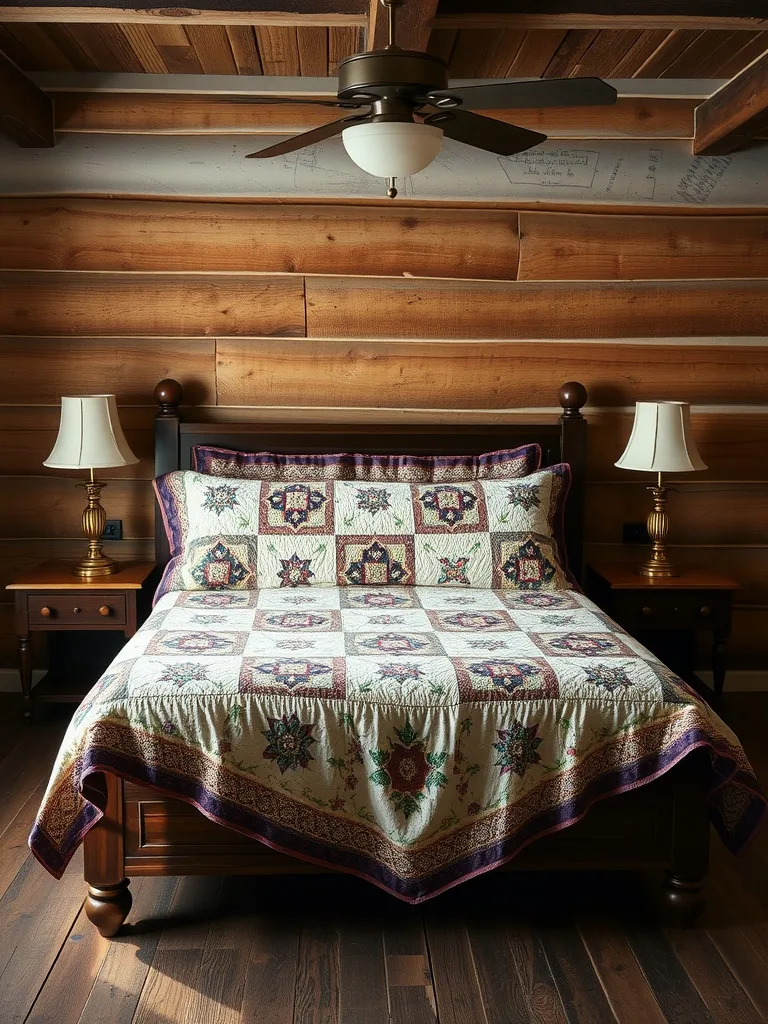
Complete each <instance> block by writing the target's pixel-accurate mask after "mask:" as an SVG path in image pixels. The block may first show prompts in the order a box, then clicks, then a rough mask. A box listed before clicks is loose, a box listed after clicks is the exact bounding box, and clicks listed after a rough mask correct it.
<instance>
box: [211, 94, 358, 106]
mask: <svg viewBox="0 0 768 1024" xmlns="http://www.w3.org/2000/svg"><path fill="white" fill-rule="evenodd" d="M216 98H217V99H218V100H220V101H221V102H222V103H256V104H257V103H269V104H273V103H274V104H277V103H293V104H294V105H295V104H299V105H300V106H305V105H308V106H313V107H342V108H345V107H348V108H349V109H354V108H356V107H363V106H368V103H364V102H360V103H354V102H352V101H349V100H314V99H310V98H309V97H307V98H304V97H303V96H244V95H242V94H241V95H239V96H228V95H226V94H225V93H222V94H221V95H219V96H217V97H216Z"/></svg>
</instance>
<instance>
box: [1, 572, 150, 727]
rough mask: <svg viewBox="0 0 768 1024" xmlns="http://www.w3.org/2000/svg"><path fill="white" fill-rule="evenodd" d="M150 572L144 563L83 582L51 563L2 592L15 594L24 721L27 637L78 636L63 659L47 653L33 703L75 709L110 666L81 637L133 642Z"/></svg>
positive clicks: (27, 712)
mask: <svg viewBox="0 0 768 1024" xmlns="http://www.w3.org/2000/svg"><path fill="white" fill-rule="evenodd" d="M153 570H154V566H153V565H152V564H151V563H150V562H134V563H125V564H122V565H121V566H120V568H119V571H118V572H115V573H113V574H112V575H111V576H102V577H100V578H99V579H96V580H88V581H86V580H83V579H81V578H80V577H78V576H74V575H73V574H72V563H71V562H62V561H55V562H45V563H43V564H42V565H38V566H36V567H35V568H34V569H31V570H30V571H28V572H25V573H24V574H23V575H21V576H19V577H18V579H16V580H14V582H13V583H9V584H8V587H7V588H6V589H7V590H14V591H15V592H16V636H17V639H18V644H19V673H20V675H21V690H22V693H23V696H24V710H23V714H24V717H25V718H27V719H29V718H31V717H32V710H33V706H32V648H31V644H30V634H31V633H43V632H44V633H48V634H73V633H79V632H83V633H84V635H83V637H82V638H77V637H74V638H73V637H70V640H80V639H82V641H83V642H82V643H70V644H69V645H68V646H69V649H70V650H69V656H64V655H63V654H62V653H61V652H60V651H57V652H55V653H54V651H53V650H51V651H50V663H51V664H50V667H49V670H48V672H47V673H46V675H45V676H44V677H43V679H41V680H40V682H39V683H38V685H37V686H36V687H35V701H37V700H41V701H53V702H57V701H60V702H66V703H69V702H74V703H79V702H80V701H81V700H82V699H83V697H84V696H85V695H86V693H87V692H88V690H90V688H91V686H92V685H93V684H94V683H95V682H96V679H97V678H98V676H99V675H101V672H102V671H103V670H104V669H105V668H106V666H107V663H108V661H109V660H110V655H109V654H108V655H105V656H102V657H101V659H99V657H98V652H96V650H95V648H96V647H97V646H98V645H97V644H94V643H93V642H92V641H93V640H94V639H96V638H93V637H90V638H89V637H88V636H86V635H85V631H90V632H98V633H105V632H110V633H115V632H119V633H122V634H123V635H124V636H125V637H130V636H133V634H134V633H135V632H136V630H137V628H138V626H139V625H140V624H141V622H142V621H143V618H144V617H145V615H146V612H147V609H148V606H149V603H150V594H149V589H148V586H147V584H148V580H149V577H150V575H151V574H152V572H153ZM62 639H63V638H62ZM62 646H63V645H62ZM111 653H112V652H110V654H111Z"/></svg>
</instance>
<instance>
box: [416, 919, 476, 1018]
mask: <svg viewBox="0 0 768 1024" xmlns="http://www.w3.org/2000/svg"><path fill="white" fill-rule="evenodd" d="M427 946H428V948H429V959H430V963H431V964H432V976H433V979H434V986H435V997H436V999H437V1017H438V1020H439V1021H440V1024H466V1022H467V1021H470V1020H471V1021H473V1024H488V1018H487V1016H486V1013H485V1007H484V1005H483V999H482V997H481V995H480V985H479V981H478V977H477V973H476V971H475V965H474V961H473V959H472V951H471V949H470V945H469V939H468V937H467V932H466V929H465V928H464V927H463V926H462V925H459V926H458V927H457V926H456V922H454V921H453V920H451V919H444V918H442V917H437V916H433V915H432V914H428V916H427Z"/></svg>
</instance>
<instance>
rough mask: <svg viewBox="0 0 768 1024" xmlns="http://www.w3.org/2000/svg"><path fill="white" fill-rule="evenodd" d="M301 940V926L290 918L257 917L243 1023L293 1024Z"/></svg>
mask: <svg viewBox="0 0 768 1024" xmlns="http://www.w3.org/2000/svg"><path fill="white" fill-rule="evenodd" d="M299 936H300V928H299V925H298V924H297V923H296V922H295V921H294V920H291V919H290V917H288V918H284V917H282V916H281V915H279V914H275V915H274V916H271V915H267V914H263V913H262V914H257V915H256V920H255V924H254V935H253V942H252V945H251V950H250V959H249V962H248V965H247V969H246V977H245V987H244V990H243V1003H242V1010H241V1020H242V1021H243V1022H245V1021H256V1020H258V1021H259V1024H293V1006H294V1000H295V994H296V974H297V969H298V950H299Z"/></svg>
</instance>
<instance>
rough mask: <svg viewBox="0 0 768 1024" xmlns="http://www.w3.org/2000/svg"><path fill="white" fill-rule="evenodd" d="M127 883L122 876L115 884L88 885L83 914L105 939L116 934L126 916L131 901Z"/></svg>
mask: <svg viewBox="0 0 768 1024" xmlns="http://www.w3.org/2000/svg"><path fill="white" fill-rule="evenodd" d="M128 884H129V883H128V879H127V878H124V879H123V880H122V882H119V883H118V884H117V885H109V886H104V887H103V888H99V887H98V886H96V885H89V886H88V895H87V896H86V898H85V914H86V917H87V918H88V920H89V921H90V922H91V924H93V925H95V926H96V928H97V929H98V932H99V934H100V935H103V936H104V938H105V939H111V938H112V936H113V935H117V933H118V932H119V931H120V929H121V928H122V926H123V922H124V921H125V919H126V917H128V911H129V910H130V909H131V903H132V902H133V900H132V899H131V893H130V890H129V889H128Z"/></svg>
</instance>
